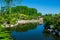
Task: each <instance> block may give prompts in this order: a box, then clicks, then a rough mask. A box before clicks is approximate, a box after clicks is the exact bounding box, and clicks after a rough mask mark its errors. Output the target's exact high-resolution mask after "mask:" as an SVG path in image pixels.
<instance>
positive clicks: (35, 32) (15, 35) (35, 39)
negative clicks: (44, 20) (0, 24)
mask: <svg viewBox="0 0 60 40" xmlns="http://www.w3.org/2000/svg"><path fill="white" fill-rule="evenodd" d="M2 36H3V37H2ZM0 39H2V40H60V38H59V37H57V36H55V35H52V34H49V33H46V32H44V24H42V25H37V24H36V23H35V24H32V23H30V24H24V25H18V26H17V27H16V28H7V29H4V31H2V32H0Z"/></svg>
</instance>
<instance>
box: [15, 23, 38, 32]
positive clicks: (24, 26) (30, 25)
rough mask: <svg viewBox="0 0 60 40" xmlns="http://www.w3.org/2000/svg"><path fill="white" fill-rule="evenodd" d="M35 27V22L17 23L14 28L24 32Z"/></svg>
mask: <svg viewBox="0 0 60 40" xmlns="http://www.w3.org/2000/svg"><path fill="white" fill-rule="evenodd" d="M36 27H37V23H27V24H22V25H18V26H17V27H16V29H15V30H16V31H20V32H25V31H28V30H31V29H35V28H36Z"/></svg>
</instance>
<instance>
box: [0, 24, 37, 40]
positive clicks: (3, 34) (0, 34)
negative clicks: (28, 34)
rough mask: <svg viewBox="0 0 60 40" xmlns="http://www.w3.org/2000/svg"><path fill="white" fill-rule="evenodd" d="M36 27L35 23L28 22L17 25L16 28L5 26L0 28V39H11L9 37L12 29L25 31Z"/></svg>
mask: <svg viewBox="0 0 60 40" xmlns="http://www.w3.org/2000/svg"><path fill="white" fill-rule="evenodd" d="M36 27H37V23H29V24H23V25H18V26H17V27H16V28H14V27H12V28H10V27H9V28H5V29H1V31H0V39H1V40H12V38H11V32H12V31H17V32H18V31H19V32H25V31H28V30H31V29H35V28H36Z"/></svg>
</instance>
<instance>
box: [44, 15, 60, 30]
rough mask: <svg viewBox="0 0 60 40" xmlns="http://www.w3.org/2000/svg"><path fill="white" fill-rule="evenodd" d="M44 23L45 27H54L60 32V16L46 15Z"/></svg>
mask: <svg viewBox="0 0 60 40" xmlns="http://www.w3.org/2000/svg"><path fill="white" fill-rule="evenodd" d="M44 23H45V26H46V25H47V26H50V25H53V26H54V29H57V30H60V14H55V15H54V14H53V15H52V14H46V15H45V16H44ZM47 26H46V27H47Z"/></svg>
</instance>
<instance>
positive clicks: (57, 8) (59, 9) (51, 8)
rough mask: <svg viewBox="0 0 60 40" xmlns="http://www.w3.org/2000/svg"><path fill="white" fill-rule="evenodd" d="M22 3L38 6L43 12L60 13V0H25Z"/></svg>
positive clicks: (39, 10) (33, 6) (32, 6)
mask: <svg viewBox="0 0 60 40" xmlns="http://www.w3.org/2000/svg"><path fill="white" fill-rule="evenodd" d="M21 5H25V6H28V7H31V8H36V9H37V10H38V12H41V13H42V14H46V13H47V14H48V13H60V0H23V1H22V3H21Z"/></svg>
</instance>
